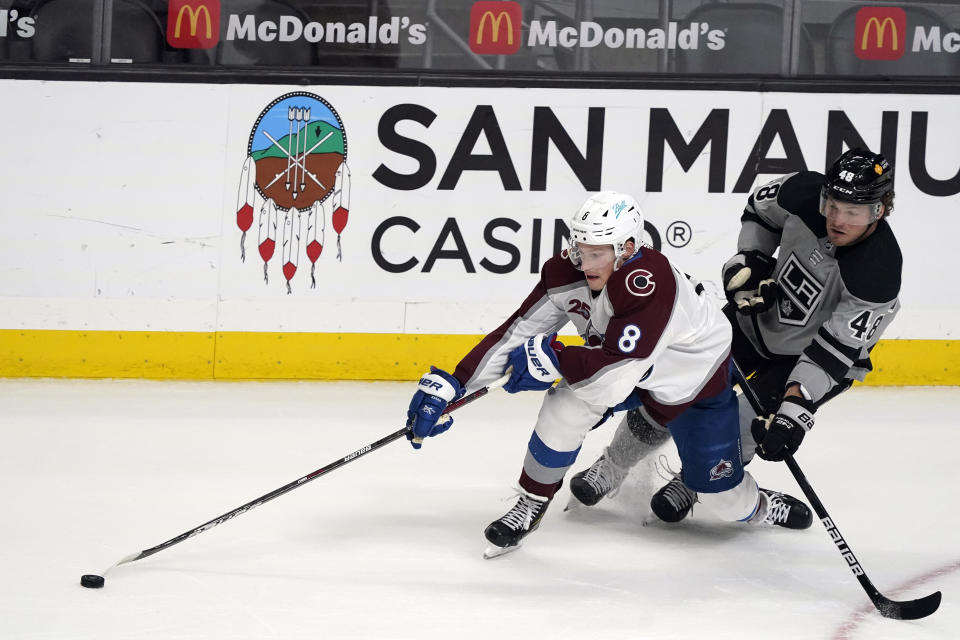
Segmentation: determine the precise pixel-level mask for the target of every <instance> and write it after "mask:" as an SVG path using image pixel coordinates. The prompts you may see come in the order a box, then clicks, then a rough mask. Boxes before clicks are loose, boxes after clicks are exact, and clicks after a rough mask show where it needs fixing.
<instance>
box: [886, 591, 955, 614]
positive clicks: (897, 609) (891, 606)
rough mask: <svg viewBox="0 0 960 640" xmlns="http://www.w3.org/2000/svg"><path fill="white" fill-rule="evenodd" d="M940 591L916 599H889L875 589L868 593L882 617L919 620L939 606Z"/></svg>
mask: <svg viewBox="0 0 960 640" xmlns="http://www.w3.org/2000/svg"><path fill="white" fill-rule="evenodd" d="M940 596H941V594H940V592H939V591H935V592H933V593H931V594H930V595H928V596H924V597H922V598H917V599H916V600H904V601H898V600H891V599H890V598H887V597H886V596H884V595H883V594H881V593H880V592H878V591H877V590H876V589H874V591H873V593H871V594H870V599H871V600H873V604H874V606H875V607H877V611H879V612H880V615H882V616H883V617H884V618H891V619H893V620H919V619H920V618H926V617H927V616H928V615H930V614H931V613H933V612H934V611H936V610H937V609H939V608H940Z"/></svg>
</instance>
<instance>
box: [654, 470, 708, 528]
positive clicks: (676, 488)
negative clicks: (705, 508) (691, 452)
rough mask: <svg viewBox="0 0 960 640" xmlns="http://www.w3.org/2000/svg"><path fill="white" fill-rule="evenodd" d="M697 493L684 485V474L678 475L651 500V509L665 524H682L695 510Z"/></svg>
mask: <svg viewBox="0 0 960 640" xmlns="http://www.w3.org/2000/svg"><path fill="white" fill-rule="evenodd" d="M695 502H697V493H696V492H695V491H691V490H690V489H688V488H687V487H686V485H684V484H683V474H682V473H680V474H677V475H676V476H674V477H673V478H672V479H671V480H670V482H668V483H667V484H665V485H663V486H662V487H660V489H659V490H658V491H657V492H656V493H655V494H653V497H652V498H650V509H651V510H652V511H653V514H654V515H655V516H657V517H658V518H659V519H661V520H663V521H664V522H680V521H681V520H683V519H684V518H686V517H687V516H688V515H689V514H690V512H691V511H692V510H693V504H694V503H695Z"/></svg>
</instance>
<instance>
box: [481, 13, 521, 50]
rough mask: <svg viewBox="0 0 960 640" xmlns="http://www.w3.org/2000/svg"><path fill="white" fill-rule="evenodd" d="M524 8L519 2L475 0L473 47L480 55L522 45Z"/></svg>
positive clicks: (515, 48)
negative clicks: (521, 32)
mask: <svg viewBox="0 0 960 640" xmlns="http://www.w3.org/2000/svg"><path fill="white" fill-rule="evenodd" d="M522 21H523V8H522V7H521V6H520V5H519V4H518V3H516V2H490V1H484V2H474V3H473V7H472V8H471V9H470V50H471V51H473V52H474V53H479V54H481V55H485V54H500V55H503V54H511V53H516V52H517V50H519V49H520V45H521V38H522V36H521V35H520V27H521V22H522Z"/></svg>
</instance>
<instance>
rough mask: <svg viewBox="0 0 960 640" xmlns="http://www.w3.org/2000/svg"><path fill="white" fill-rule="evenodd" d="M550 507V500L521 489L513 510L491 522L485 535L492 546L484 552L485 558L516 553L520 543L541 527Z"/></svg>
mask: <svg viewBox="0 0 960 640" xmlns="http://www.w3.org/2000/svg"><path fill="white" fill-rule="evenodd" d="M548 506H550V499H549V498H541V497H540V496H535V495H533V494H530V493H527V492H526V491H523V490H522V489H521V490H520V496H519V497H518V498H517V503H516V504H515V505H513V508H512V509H510V511H508V512H507V513H505V514H504V515H503V516H502V517H501V518H499V519H497V520H494V521H493V522H491V523H490V524H489V525H488V526H487V528H486V529H485V530H484V532H483V535H484V536H485V537H486V538H487V541H488V542H490V546H488V547H487V549H486V551H484V552H483V557H484V558H487V559H490V558H496V557H497V556H502V555H504V554H506V553H510V552H511V551H516V550H517V548H518V547H519V545H520V541H521V540H523V538H524V537H526V536H527V534H529V533H531V532H532V531H536V530H537V527H539V526H540V521H541V520H542V519H543V514H545V513H546V512H547V507H548Z"/></svg>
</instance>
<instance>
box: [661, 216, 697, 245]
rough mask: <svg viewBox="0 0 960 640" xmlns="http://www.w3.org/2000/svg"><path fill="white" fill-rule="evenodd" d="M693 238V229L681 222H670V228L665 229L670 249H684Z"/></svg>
mask: <svg viewBox="0 0 960 640" xmlns="http://www.w3.org/2000/svg"><path fill="white" fill-rule="evenodd" d="M692 237H693V229H691V228H690V225H689V224H687V223H686V222H684V221H683V220H677V221H676V222H671V223H670V226H669V227H667V243H668V244H669V245H670V246H671V247H677V248H678V249H679V248H680V247H685V246H687V245H688V244H690V239H691V238H692Z"/></svg>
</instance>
